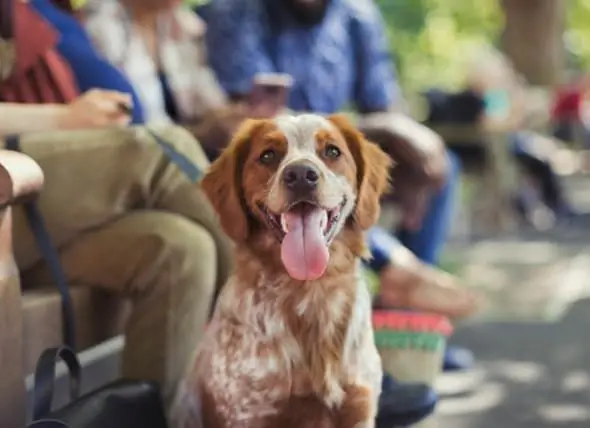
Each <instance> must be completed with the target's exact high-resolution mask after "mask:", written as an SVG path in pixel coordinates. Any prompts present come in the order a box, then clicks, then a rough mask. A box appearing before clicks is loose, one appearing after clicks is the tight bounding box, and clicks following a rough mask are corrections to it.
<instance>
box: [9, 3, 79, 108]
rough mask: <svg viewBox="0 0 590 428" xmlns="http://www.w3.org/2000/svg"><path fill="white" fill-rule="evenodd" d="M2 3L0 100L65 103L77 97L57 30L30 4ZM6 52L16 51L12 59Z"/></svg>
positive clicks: (77, 91)
mask: <svg viewBox="0 0 590 428" xmlns="http://www.w3.org/2000/svg"><path fill="white" fill-rule="evenodd" d="M0 5H1V7H0V34H2V45H4V48H5V49H4V50H3V51H2V52H4V55H2V54H1V53H0V55H2V56H0V100H2V101H4V102H18V103H29V104H42V103H59V104H63V103H69V102H70V101H72V100H73V99H74V98H76V97H77V96H78V94H79V90H78V88H77V85H76V81H75V78H74V76H73V74H72V71H71V69H70V67H69V65H68V63H67V62H66V61H65V60H64V59H63V58H62V57H61V55H60V54H59V52H58V51H57V50H56V46H57V43H58V41H59V34H58V32H57V31H56V30H55V29H54V28H53V27H51V25H50V24H49V23H48V22H47V21H45V20H44V19H43V17H41V16H40V15H39V14H38V13H37V11H36V10H35V9H34V8H33V7H32V6H31V5H30V4H28V3H25V2H22V1H21V0H0ZM6 46H10V47H9V48H8V47H6ZM6 51H12V52H13V55H12V58H10V55H9V53H6Z"/></svg>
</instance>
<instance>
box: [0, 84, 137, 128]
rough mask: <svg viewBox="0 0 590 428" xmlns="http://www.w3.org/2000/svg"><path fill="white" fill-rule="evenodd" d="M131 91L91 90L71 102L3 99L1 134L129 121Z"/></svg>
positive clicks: (105, 124) (120, 123)
mask: <svg viewBox="0 0 590 428" xmlns="http://www.w3.org/2000/svg"><path fill="white" fill-rule="evenodd" d="M130 104H131V102H130V98H129V96H128V95H127V94H122V93H119V92H110V91H100V90H91V91H88V92H86V93H84V94H82V95H81V96H79V97H78V98H76V99H75V100H74V101H72V102H71V103H70V104H17V103H0V135H9V134H20V133H23V132H39V131H52V130H58V129H64V130H66V129H80V128H95V127H101V126H113V125H126V124H127V123H128V122H129V119H130V118H129V114H128V113H127V112H126V111H124V109H122V106H126V107H130Z"/></svg>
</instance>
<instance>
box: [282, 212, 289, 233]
mask: <svg viewBox="0 0 590 428" xmlns="http://www.w3.org/2000/svg"><path fill="white" fill-rule="evenodd" d="M281 227H282V228H283V232H285V233H288V232H289V228H288V227H287V221H286V220H285V216H284V215H283V214H281Z"/></svg>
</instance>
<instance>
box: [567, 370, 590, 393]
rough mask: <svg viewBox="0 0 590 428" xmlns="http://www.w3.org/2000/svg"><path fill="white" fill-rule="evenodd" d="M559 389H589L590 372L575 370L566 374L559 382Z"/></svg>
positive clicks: (569, 390) (575, 390) (578, 390)
mask: <svg viewBox="0 0 590 428" xmlns="http://www.w3.org/2000/svg"><path fill="white" fill-rule="evenodd" d="M561 389H562V390H563V392H564V393H571V392H581V391H590V373H588V372H587V371H583V370H576V371H573V372H571V373H568V374H566V375H565V377H564V378H563V381H562V382H561Z"/></svg>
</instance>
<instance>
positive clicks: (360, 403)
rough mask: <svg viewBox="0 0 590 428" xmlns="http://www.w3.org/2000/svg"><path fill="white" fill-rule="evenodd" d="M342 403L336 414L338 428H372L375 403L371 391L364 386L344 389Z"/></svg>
mask: <svg viewBox="0 0 590 428" xmlns="http://www.w3.org/2000/svg"><path fill="white" fill-rule="evenodd" d="M344 392H345V396H344V401H343V402H342V406H341V407H340V412H339V414H338V425H337V426H338V427H339V428H373V427H374V426H375V416H376V412H377V409H376V403H375V399H374V395H375V394H374V392H373V390H372V389H371V388H370V387H368V386H364V385H349V386H345V387H344Z"/></svg>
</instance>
